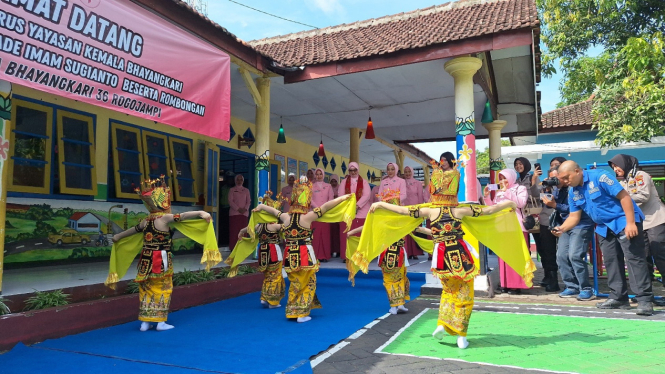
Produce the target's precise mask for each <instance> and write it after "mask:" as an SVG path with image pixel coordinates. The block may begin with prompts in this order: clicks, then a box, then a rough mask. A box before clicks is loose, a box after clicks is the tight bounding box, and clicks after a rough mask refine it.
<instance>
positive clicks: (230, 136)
mask: <svg viewBox="0 0 665 374" xmlns="http://www.w3.org/2000/svg"><path fill="white" fill-rule="evenodd" d="M234 136H236V130H234V129H233V126H229V140H227V141H226V142H227V143H230V142H231V139H233V137H234Z"/></svg>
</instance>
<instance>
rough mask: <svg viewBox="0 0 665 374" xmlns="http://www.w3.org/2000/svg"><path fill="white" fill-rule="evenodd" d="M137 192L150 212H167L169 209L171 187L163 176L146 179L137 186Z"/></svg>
mask: <svg viewBox="0 0 665 374" xmlns="http://www.w3.org/2000/svg"><path fill="white" fill-rule="evenodd" d="M134 191H136V193H137V194H139V196H140V197H141V200H143V205H145V207H146V208H148V211H149V212H150V214H155V213H168V212H169V211H171V188H170V187H169V185H168V184H167V183H166V180H165V179H164V176H163V175H162V176H160V177H159V178H158V179H152V180H151V179H147V180H145V181H143V183H141V188H140V189H139V188H137V189H135V190H134Z"/></svg>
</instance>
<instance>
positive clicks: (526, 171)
mask: <svg viewBox="0 0 665 374" xmlns="http://www.w3.org/2000/svg"><path fill="white" fill-rule="evenodd" d="M517 161H520V162H521V163H522V165H524V171H523V172H521V173H520V181H521V180H523V179H524V177H526V175H527V174H529V172H530V171H531V163H530V162H529V160H527V159H526V158H524V157H518V158H516V159H515V162H513V168H514V167H515V164H516V163H517ZM515 171H517V170H515ZM518 182H519V181H518Z"/></svg>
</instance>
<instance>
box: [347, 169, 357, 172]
mask: <svg viewBox="0 0 665 374" xmlns="http://www.w3.org/2000/svg"><path fill="white" fill-rule="evenodd" d="M355 171H358V169H349V172H351V173H353V172H355Z"/></svg>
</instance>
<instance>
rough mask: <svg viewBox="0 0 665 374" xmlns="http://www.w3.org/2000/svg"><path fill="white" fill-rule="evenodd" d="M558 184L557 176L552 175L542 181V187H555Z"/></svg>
mask: <svg viewBox="0 0 665 374" xmlns="http://www.w3.org/2000/svg"><path fill="white" fill-rule="evenodd" d="M558 185H559V178H557V177H552V178H547V179H545V180H544V181H543V187H556V186H558Z"/></svg>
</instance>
